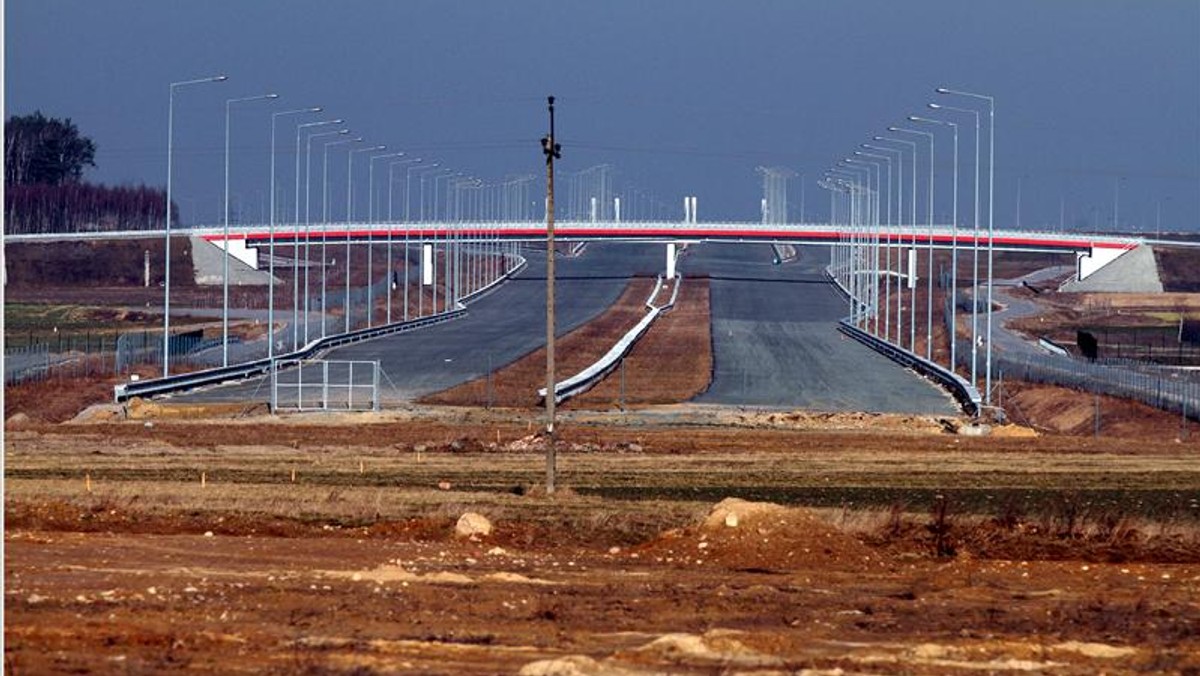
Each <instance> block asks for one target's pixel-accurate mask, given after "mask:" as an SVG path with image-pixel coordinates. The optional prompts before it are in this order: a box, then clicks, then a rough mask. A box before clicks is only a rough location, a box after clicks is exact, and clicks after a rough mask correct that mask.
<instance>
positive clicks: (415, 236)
mask: <svg viewBox="0 0 1200 676" xmlns="http://www.w3.org/2000/svg"><path fill="white" fill-rule="evenodd" d="M171 234H172V236H194V237H199V238H201V239H203V240H205V241H207V242H209V243H210V244H212V245H213V246H215V247H218V248H221V249H224V250H226V251H228V252H229V254H230V255H231V256H233V257H235V258H238V259H240V260H242V261H243V262H245V263H246V264H248V265H250V266H251V267H255V268H257V267H258V265H259V253H260V252H263V250H264V249H266V248H268V247H269V246H270V244H271V241H272V239H273V240H274V242H275V245H276V246H282V247H292V246H298V245H299V246H303V245H316V244H327V245H328V244H333V243H340V244H346V243H363V244H366V243H375V244H380V243H383V242H386V241H392V242H393V243H394V242H396V241H405V240H406V241H408V242H410V243H415V242H423V243H432V244H434V245H438V244H439V243H442V242H453V243H455V244H471V243H478V242H540V241H544V240H545V239H546V224H545V222H544V221H507V222H506V221H454V222H449V221H444V222H432V221H431V222H418V223H402V222H375V223H368V222H342V223H320V224H316V223H313V224H308V225H305V224H294V223H289V224H276V225H275V226H273V227H272V226H270V225H246V224H242V225H237V226H231V227H230V228H229V229H228V230H226V229H225V228H223V227H220V226H217V227H211V226H202V227H190V228H172V229H171ZM164 235H165V233H164V232H163V231H162V230H137V231H119V232H95V233H56V234H39V235H9V236H8V240H9V241H10V242H22V241H43V242H44V241H64V240H76V239H93V240H103V239H135V238H155V237H157V238H163V237H164ZM554 236H555V239H557V240H559V241H563V242H590V241H625V242H659V243H663V244H666V245H672V244H676V243H684V242H757V243H766V244H820V245H831V246H863V245H870V246H882V247H888V248H897V249H929V248H933V249H954V248H958V249H959V250H960V251H961V250H967V251H970V250H984V249H988V248H991V249H992V250H994V251H1032V252H1047V253H1074V254H1075V256H1076V261H1077V262H1076V276H1077V278H1079V279H1086V278H1087V277H1089V276H1090V275H1092V274H1093V273H1095V272H1096V271H1097V270H1099V269H1101V268H1103V267H1104V266H1105V265H1107V264H1109V263H1111V262H1112V261H1114V260H1116V259H1117V258H1119V257H1120V256H1121V255H1122V254H1124V253H1126V252H1127V251H1130V250H1132V249H1134V248H1136V247H1138V246H1139V245H1142V244H1145V243H1147V240H1146V239H1144V238H1140V237H1134V236H1127V235H1100V234H1088V233H1061V232H1035V231H1025V230H994V231H993V233H992V236H991V237H990V238H989V237H988V234H987V232H986V231H984V230H979V231H975V230H968V229H964V228H955V227H953V226H951V225H934V226H932V227H928V226H917V227H912V226H894V225H878V226H876V225H854V224H838V223H796V224H780V223H754V222H735V221H715V222H679V221H641V222H627V221H559V222H557V223H556V224H555V227H554ZM264 259H265V257H264Z"/></svg>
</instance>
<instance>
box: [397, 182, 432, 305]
mask: <svg viewBox="0 0 1200 676" xmlns="http://www.w3.org/2000/svg"><path fill="white" fill-rule="evenodd" d="M439 166H441V163H440V162H434V163H433V164H426V165H422V166H419V167H409V168H408V169H406V170H405V171H404V321H408V286H409V280H408V268H409V262H408V241H409V237H410V234H411V232H410V231H411V230H412V217H411V212H410V211H409V207H410V206H412V200H411V199H410V198H411V197H412V186H411V181H412V173H413V172H414V171H427V170H430V169H437V168H438V167H439ZM418 187H419V188H420V190H421V198H420V202H419V204H420V207H419V209H418V213H417V220H418V221H420V220H424V219H423V218H422V215H423V214H422V212H423V211H424V209H425V178H424V177H421V178H420V180H419V181H418ZM422 256H424V253H422ZM422 260H424V259H423V258H422ZM417 290H418V293H417V317H418V318H419V317H420V316H421V313H422V311H423V309H424V308H423V306H424V298H425V292H424V290H422V289H421V286H420V285H419V284H418V285H417Z"/></svg>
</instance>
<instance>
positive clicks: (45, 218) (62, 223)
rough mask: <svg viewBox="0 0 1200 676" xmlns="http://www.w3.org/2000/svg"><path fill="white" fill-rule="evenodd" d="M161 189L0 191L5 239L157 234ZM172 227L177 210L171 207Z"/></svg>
mask: <svg viewBox="0 0 1200 676" xmlns="http://www.w3.org/2000/svg"><path fill="white" fill-rule="evenodd" d="M165 202H166V195H165V194H164V191H163V190H160V189H158V188H149V187H146V186H115V187H114V186H106V185H95V184H90V183H64V184H60V185H44V184H35V185H8V186H6V187H5V191H4V215H5V219H4V220H5V231H6V232H8V233H9V234H37V233H50V232H107V231H112V230H153V229H162V227H163V211H164V209H165V208H166V204H165ZM171 207H172V208H171V215H172V219H171V221H172V223H173V224H174V223H176V222H177V221H178V220H179V208H178V207H177V206H176V205H174V204H172V205H171Z"/></svg>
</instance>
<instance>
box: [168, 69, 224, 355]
mask: <svg viewBox="0 0 1200 676" xmlns="http://www.w3.org/2000/svg"><path fill="white" fill-rule="evenodd" d="M228 79H229V77H228V76H226V75H214V76H213V77H203V78H200V79H198V80H184V81H182V82H172V83H171V85H170V87H168V99H167V208H166V211H165V212H164V215H163V233H164V236H165V238H166V241H165V242H164V247H165V248H164V249H163V259H164V260H163V354H162V360H163V377H164V378H166V377H167V376H169V375H171V157H172V155H173V151H174V149H175V89H176V88H178V87H187V86H189V85H198V84H206V83H209V82H224V81H226V80H228Z"/></svg>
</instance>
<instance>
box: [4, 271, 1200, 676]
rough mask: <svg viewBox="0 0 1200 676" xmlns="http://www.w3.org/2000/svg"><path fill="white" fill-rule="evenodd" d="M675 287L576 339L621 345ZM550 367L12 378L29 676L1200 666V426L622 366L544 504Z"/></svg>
mask: <svg viewBox="0 0 1200 676" xmlns="http://www.w3.org/2000/svg"><path fill="white" fill-rule="evenodd" d="M648 290H649V283H648V282H647V281H646V280H641V281H637V282H635V283H634V284H632V285H631V287H630V289H629V290H627V292H626V294H625V296H624V297H623V298H622V300H621V301H619V302H618V303H617V304H616V305H614V307H613V308H611V309H610V310H609V312H608V313H605V315H603V316H602V317H600V318H598V319H597V320H596V322H593V323H590V324H589V325H588V326H584V327H581V328H580V329H579V330H577V332H575V333H573V334H572V336H567V337H565V338H564V339H563V340H564V342H568V341H571V340H575V342H576V343H577V344H576V345H574V347H573V349H572V352H575V351H578V352H580V353H581V354H585V355H592V356H591V357H589V358H588V359H584V360H583V362H584V363H586V362H587V361H589V360H590V359H594V358H595V356H598V355H599V354H602V353H603V351H604V349H605V347H606V346H607V345H611V343H612V340H613V336H614V335H619V334H620V333H621V332H623V331H624V330H627V329H628V327H629V326H630V325H631V321H636V317H637V316H639V313H640V312H641V311H642V310H639V309H638V308H639V306H640V304H641V303H642V302H644V300H645V297H646V295H647V294H648ZM706 307H707V288H706V287H705V285H704V284H703V283H701V282H700V281H693V282H689V284H686V285H685V286H684V287H683V288H682V290H681V294H680V300H679V305H678V306H677V307H676V309H675V310H674V311H673V312H672V313H670V314H667V315H665V316H664V317H663V318H662V319H660V320H659V322H657V323H656V327H655V328H654V329H653V330H652V331H651V333H650V334H648V335H647V337H646V339H644V340H643V341H642V342H641V343H640V344H639V345H638V347H636V348H635V349H634V351H632V352H631V353H630V355H629V357H628V364H627V370H628V373H627V376H628V377H629V378H630V382H633V381H632V378H634V377H637V376H636V375H635V374H640V373H644V372H647V371H650V372H657V373H660V374H667V373H672V374H677V375H678V374H688V373H691V374H694V373H695V372H697V371H700V372H703V370H704V369H705V368H709V369H710V368H711V351H710V347H709V345H708V343H709V340H708V338H707V337H706V335H705V332H704V331H702V330H697V327H705V326H707V324H708V323H707V322H706V321H704V318H703V317H704V315H706V314H707V310H706ZM597 322H598V323H597ZM589 326H590V329H589ZM589 330H590V333H589ZM656 332H659V333H658V334H656ZM662 332H671V334H670V341H671V342H672V343H674V344H681V341H682V344H687V345H689V346H692V348H694V349H689V350H686V351H685V350H678V349H663V348H661V344H662V343H661V341H662V338H661V337H659V338H656V335H661V333H662ZM656 341H660V342H656ZM656 345H660V347H656ZM706 360H707V361H706ZM528 362H529V363H528V364H524V365H522V363H521V362H517V363H516V364H514V365H513V366H511V367H510V369H511V370H509V371H508V372H507V373H506V372H505V371H501V372H500V374H503V375H498V376H497V379H496V380H495V381H494V382H493V383H491V387H492V388H494V389H492V390H491V391H492V394H493V396H494V397H495V398H494V399H493V400H492V404H493V406H492V407H491V408H485V407H482V406H480V405H479V397H480V395H481V391H480V388H481V387H483V388H487V387H488V384H487V383H486V382H484V383H473V384H468V385H467V386H464V389H461V390H459V391H458V392H455V391H454V390H451V391H448V392H446V393H442V394H441V395H437V396H439V397H444V398H445V400H444V401H441V402H440V403H439V404H438V405H434V404H432V403H424V404H413V405H411V406H406V407H404V408H400V409H393V410H384V411H381V412H378V413H326V414H303V415H299V414H297V415H284V416H273V415H270V414H269V413H268V412H267V411H266V410H264V409H263V407H260V406H259V407H256V406H245V405H230V404H225V405H214V406H186V405H178V404H170V403H162V402H143V401H138V400H135V401H133V402H129V403H126V404H123V405H112V404H108V403H106V402H107V401H108V399H109V398H110V397H111V392H112V390H111V387H112V384H113V381H112V379H104V378H95V379H64V380H51V381H47V382H43V383H31V384H28V385H21V386H17V387H9V388H6V410H5V416H6V421H7V422H6V438H5V444H4V445H5V470H4V472H5V496H4V497H5V503H4V504H5V535H4V538H5V672H6V673H13V674H22V673H37V674H41V673H121V674H125V673H158V672H172V671H188V672H195V673H222V674H224V673H238V672H241V673H287V674H292V673H303V674H325V673H329V674H371V673H430V674H464V673H468V674H470V673H476V674H493V673H524V674H531V675H532V674H613V675H616V674H658V673H684V674H712V673H745V674H787V673H827V674H838V673H872V674H879V673H885V674H891V673H895V674H901V673H903V674H909V673H935V674H958V673H1021V672H1034V673H1042V672H1048V673H1063V674H1093V673H1101V672H1103V673H1146V672H1151V673H1181V674H1183V673H1198V672H1200V638H1198V637H1200V469H1198V467H1200V465H1197V462H1196V460H1197V457H1198V455H1200V426H1197V424H1196V423H1195V422H1188V421H1185V420H1182V419H1181V418H1180V417H1179V416H1177V415H1173V414H1168V413H1165V412H1161V411H1157V410H1154V409H1150V408H1148V407H1142V406H1139V405H1134V404H1130V403H1129V402H1126V401H1122V400H1116V399H1109V398H1101V400H1100V402H1101V410H1102V411H1103V424H1102V425H1101V426H1100V428H1099V429H1098V430H1097V429H1096V428H1095V426H1094V417H1093V416H1094V412H1095V409H1096V406H1095V403H1096V401H1095V398H1094V397H1093V396H1092V395H1090V394H1086V393H1080V392H1073V391H1070V390H1063V389H1061V388H1053V387H1048V386H1035V385H1029V384H1023V383H1005V389H1004V393H1003V396H1004V398H1005V400H1006V402H1007V406H1006V408H1008V410H1010V411H1011V412H1013V413H1012V414H1011V415H1010V418H1011V419H1012V420H1015V421H1017V422H1020V423H1022V424H1021V425H1008V426H1000V427H995V428H991V429H990V430H981V429H980V428H976V427H974V426H972V425H970V424H969V421H967V420H966V419H964V418H958V417H928V416H889V415H875V414H866V413H843V414H827V413H819V412H807V411H784V410H752V409H739V408H734V407H709V406H702V405H696V404H688V403H673V404H671V403H661V402H663V401H674V402H681V401H686V400H687V399H689V398H690V397H691V396H692V394H689V392H690V393H694V392H695V391H696V389H697V387H703V383H699V384H698V383H697V381H695V379H694V378H688V377H674V378H672V379H665V380H663V382H666V383H669V387H664V389H663V391H662V392H656V393H654V397H655V399H654V400H653V401H649V400H647V401H627V402H626V403H627V404H628V406H626V407H625V410H621V409H620V408H619V407H618V406H617V405H616V402H619V397H620V392H619V389H617V388H619V381H617V380H615V379H614V378H617V377H619V373H616V372H614V374H612V375H610V376H609V378H608V379H607V380H606V381H604V382H603V383H601V384H600V385H598V386H597V387H596V388H595V389H594V390H593V391H592V392H590V393H589V395H590V396H591V397H592V398H593V400H592V401H591V402H588V401H581V402H579V403H577V404H575V405H571V406H568V407H566V409H565V410H563V411H561V412H560V417H559V425H558V426H557V429H556V432H557V445H556V451H557V453H556V458H557V461H556V472H555V479H556V486H557V490H555V491H554V493H553V494H548V492H547V488H546V485H547V460H546V458H547V453H546V444H547V441H548V440H547V438H546V437H545V435H544V434H542V433H541V432H542V430H543V429H544V425H545V419H544V414H543V413H542V411H541V410H540V409H539V408H537V407H536V406H535V405H534V403H533V402H532V401H530V394H529V386H530V385H533V384H537V383H538V369H537V368H536V367H537V363H538V356H537V355H536V354H535V355H530V356H529V357H528ZM706 364H707V365H708V366H705V365H706ZM635 365H636V368H635ZM147 375H153V374H152V373H147ZM513 376H519V377H520V379H522V380H521V383H520V385H519V387H514V388H513V389H512V392H513V393H518V392H519V395H515V394H514V396H513V397H512V398H506V395H505V392H506V390H505V389H504V385H503V383H504V381H503V380H502V379H503V378H508V377H513ZM472 388H473V389H472ZM630 391H638V392H645V391H646V390H645V388H642V387H630ZM585 396H588V395H585ZM519 397H520V398H519ZM651 404H654V405H651ZM81 411H82V413H81ZM985 431H986V432H988V433H987V434H980V433H981V432H985ZM743 501H745V502H743ZM471 515H480V516H482V517H484V518H485V519H486V520H488V521H489V522H490V524H491V526H492V527H493V528H492V530H491V531H490V532H482V531H479V530H476V531H475V532H474V534H469V535H462V534H459V532H458V528H457V527H458V526H459V525H463V526H464V527H465V526H472V525H474V526H477V525H478V524H477V521H478V520H477V519H476V518H475V517H473V516H471Z"/></svg>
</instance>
